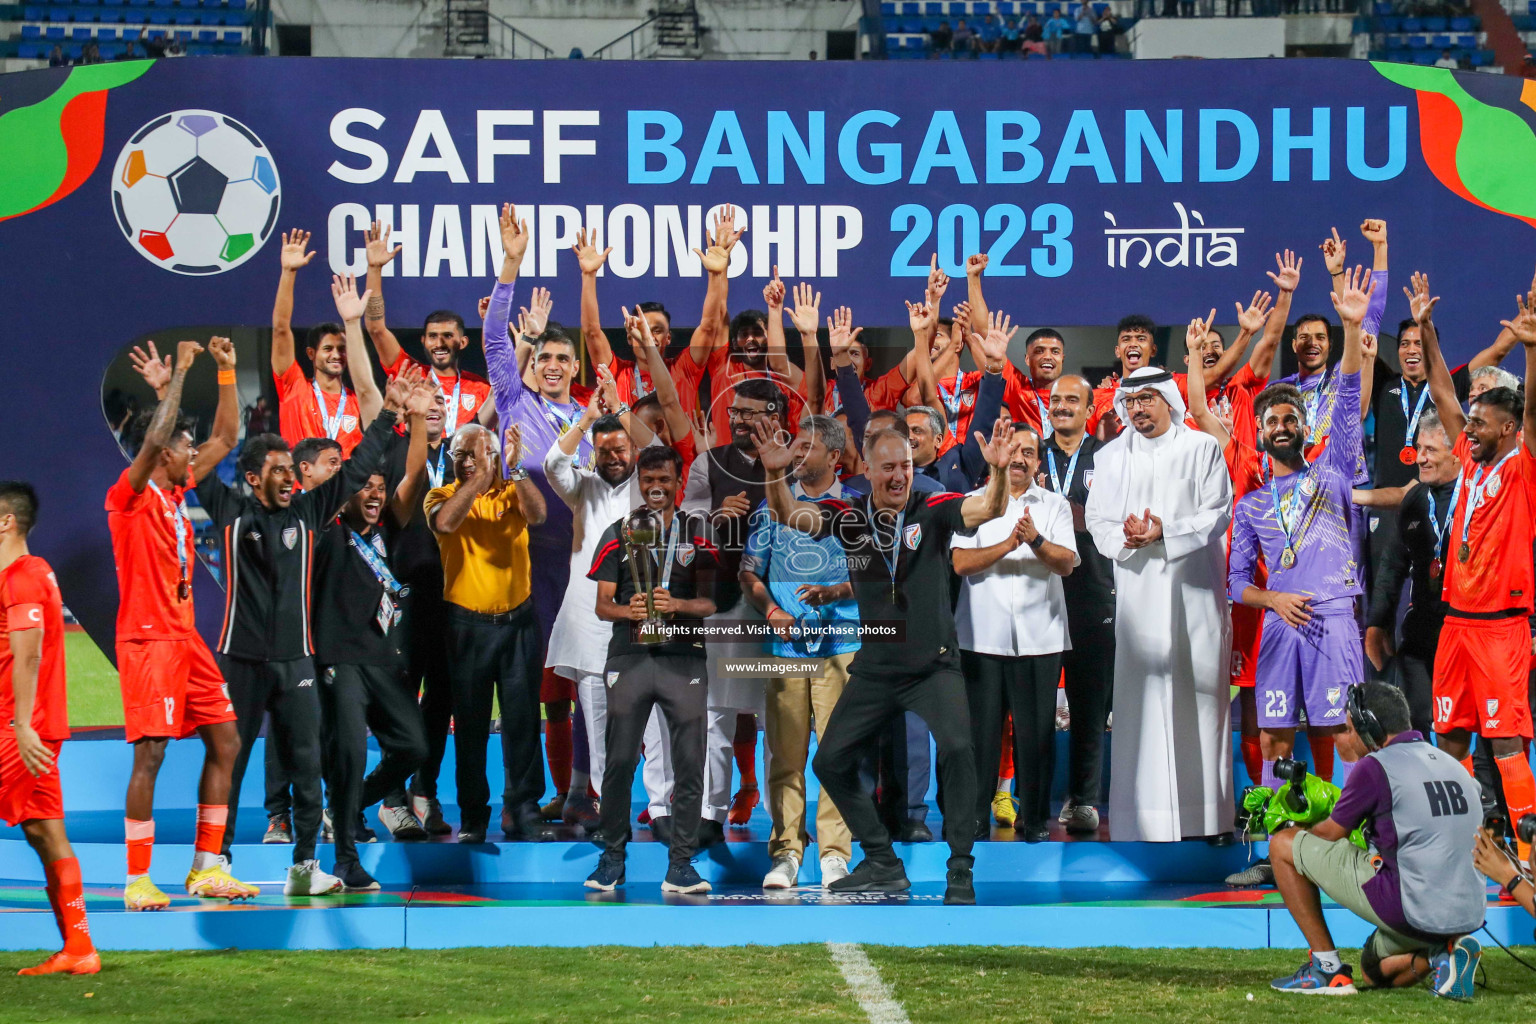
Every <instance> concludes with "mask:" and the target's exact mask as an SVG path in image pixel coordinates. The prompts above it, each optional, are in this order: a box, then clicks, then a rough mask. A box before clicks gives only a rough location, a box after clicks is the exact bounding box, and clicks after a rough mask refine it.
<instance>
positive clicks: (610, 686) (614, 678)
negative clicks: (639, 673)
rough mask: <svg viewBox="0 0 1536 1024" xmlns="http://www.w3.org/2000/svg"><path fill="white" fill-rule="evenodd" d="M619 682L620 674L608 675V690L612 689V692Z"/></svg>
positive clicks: (612, 673)
mask: <svg viewBox="0 0 1536 1024" xmlns="http://www.w3.org/2000/svg"><path fill="white" fill-rule="evenodd" d="M618 681H619V674H618V673H617V672H609V673H608V689H610V690H611V689H613V684H614V683H616V682H618Z"/></svg>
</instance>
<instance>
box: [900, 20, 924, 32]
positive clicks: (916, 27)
mask: <svg viewBox="0 0 1536 1024" xmlns="http://www.w3.org/2000/svg"><path fill="white" fill-rule="evenodd" d="M901 30H902V31H903V32H921V31H922V30H923V19H922V18H913V17H907V18H903V19H901Z"/></svg>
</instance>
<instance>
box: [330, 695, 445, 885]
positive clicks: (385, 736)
mask: <svg viewBox="0 0 1536 1024" xmlns="http://www.w3.org/2000/svg"><path fill="white" fill-rule="evenodd" d="M320 705H321V707H322V708H323V710H324V712H325V716H324V721H323V729H322V735H323V738H324V741H325V749H326V750H327V751H328V753H329V757H328V758H327V761H328V770H329V774H328V776H327V777H328V779H329V780H330V786H331V820H332V821H333V822H334V823H335V832H336V863H337V865H338V866H339V865H342V864H356V863H357V843H356V840H355V838H354V836H353V834H352V833H353V829H352V823H353V821H355V820H356V818H357V815H358V812H359V811H361V810H362V809H363V808H364V807H371V806H373V805H374V804H375V803H378V802H379V801H380V800H381V799H383V798H384V795H385V794H386V793H389V792H391V791H394V790H397V789H398V788H399V787H400V785H401V783H403V782H404V781H405V780H406V779H407V778H408V777H409V776H410V774H411V772H413V771H415V770H416V767H417V765H419V764H421V761H422V758H424V757H426V756H427V737H426V733H425V730H423V729H422V725H421V712H420V711H419V710H418V709H417V707H416V694H415V693H413V692H412V691H411V687H410V684H409V683H408V682H407V681H406V679H405V677H404V676H402V675H401V674H400V673H399V672H396V671H393V670H391V669H387V668H379V667H377V666H374V665H329V666H327V667H326V669H325V671H324V672H323V673H322V674H321V676H320ZM369 730H372V731H373V735H374V738H375V739H377V740H378V741H379V752H380V754H382V755H383V757H382V758H381V759H380V761H379V763H378V765H377V767H375V768H374V769H373V771H371V772H369V773H368V776H367V778H364V777H363V770H364V769H365V768H366V767H367V766H368V732H369Z"/></svg>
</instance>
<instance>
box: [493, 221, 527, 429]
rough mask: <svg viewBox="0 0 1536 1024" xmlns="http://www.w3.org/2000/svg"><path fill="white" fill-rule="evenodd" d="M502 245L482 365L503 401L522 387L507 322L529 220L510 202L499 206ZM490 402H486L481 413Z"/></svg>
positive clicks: (509, 318)
mask: <svg viewBox="0 0 1536 1024" xmlns="http://www.w3.org/2000/svg"><path fill="white" fill-rule="evenodd" d="M500 226H501V247H502V252H503V253H504V255H503V256H502V260H501V271H500V273H499V274H498V275H497V277H496V286H495V287H494V288H492V289H491V299H490V302H489V303H487V305H486V307H485V314H484V319H485V330H484V332H483V333H482V335H481V337H482V339H483V343H484V346H485V368H486V374H487V376H489V377H490V380H491V387H492V388H494V389H495V391H496V394H497V395H498V396H500V398H501V400H502V401H510V400H511V397H512V396H513V395H514V394H516V393H517V389H518V388H520V387H522V386H523V385H522V370H521V368H520V367H519V366H518V361H517V355H518V353H517V349H516V348H515V347H514V346H513V344H512V337H511V334H510V333H509V331H508V325H509V324H510V323H511V320H512V294H513V289H514V287H515V285H516V282H517V273H518V270H519V268H520V267H521V266H522V264H523V256H524V255H525V254H526V253H527V252H528V222H527V221H519V220H518V219H517V210H516V208H515V207H514V206H513V205H512V204H511V203H504V204H503V205H502V207H501V218H500ZM492 404H493V403H490V402H486V403H485V406H484V407H482V409H481V413H482V414H483V413H484V412H485V410H486V409H487V408H490V407H492Z"/></svg>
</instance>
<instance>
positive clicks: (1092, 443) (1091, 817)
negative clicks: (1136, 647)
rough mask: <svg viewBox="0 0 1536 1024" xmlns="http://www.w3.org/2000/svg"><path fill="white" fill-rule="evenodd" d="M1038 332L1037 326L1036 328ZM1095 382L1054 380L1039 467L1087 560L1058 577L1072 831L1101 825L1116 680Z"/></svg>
mask: <svg viewBox="0 0 1536 1024" xmlns="http://www.w3.org/2000/svg"><path fill="white" fill-rule="evenodd" d="M1037 333H1038V332H1037ZM1092 412H1093V388H1092V387H1091V386H1090V385H1089V383H1088V381H1087V380H1085V379H1084V378H1082V377H1079V376H1077V375H1076V374H1069V375H1067V376H1064V377H1058V378H1057V379H1056V381H1055V383H1054V384H1052V386H1051V401H1050V417H1049V418H1050V424H1051V433H1050V436H1049V437H1047V438H1046V439H1045V440H1044V441H1043V442H1042V452H1041V457H1040V475H1041V476H1042V477H1043V478H1044V479H1043V481H1042V482H1043V484H1044V486H1045V488H1046V489H1047V490H1049V491H1053V492H1055V493H1056V494H1059V495H1061V496H1062V497H1064V498H1066V499H1067V502H1068V503H1069V504H1070V505H1071V507H1072V529H1073V532H1074V533H1075V534H1076V540H1077V551H1078V555H1079V557H1080V558H1081V559H1082V561H1081V562H1080V563H1079V565H1078V567H1077V568H1076V569H1074V570H1073V571H1072V574H1071V575H1070V576H1067V577H1066V578H1064V579H1063V580H1062V581H1061V584H1062V589H1063V590H1064V591H1065V595H1066V605H1067V632H1068V634H1069V635H1070V636H1071V637H1072V646H1071V649H1069V650H1066V651H1063V652H1062V655H1061V664H1062V669H1063V671H1064V674H1065V682H1066V691H1067V707H1068V708H1069V709H1070V710H1071V725H1070V727H1069V728H1070V730H1071V732H1070V742H1069V745H1068V750H1069V755H1068V768H1067V799H1066V802H1065V803H1063V804H1062V808H1061V814H1060V816H1059V817H1058V818H1057V820H1058V821H1060V822H1061V823H1062V824H1063V825H1065V826H1066V829H1067V831H1068V832H1096V831H1098V828H1099V812H1098V809H1097V808H1096V807H1095V806H1094V805H1095V804H1097V803H1098V802H1099V790H1100V787H1101V786H1102V779H1103V775H1104V772H1103V747H1104V726H1105V722H1106V720H1107V718H1108V717H1109V694H1110V690H1111V689H1112V688H1113V686H1114V681H1115V575H1114V567H1113V565H1112V563H1111V562H1110V560H1109V559H1107V558H1105V557H1104V556H1103V555H1101V554H1100V553H1099V551H1098V549H1097V548H1095V547H1094V546H1093V537H1092V535H1091V534H1090V533H1089V532H1088V525H1087V523H1086V522H1084V519H1083V507H1084V506H1085V505H1087V504H1088V494H1089V490H1090V488H1092V486H1093V462H1094V455H1095V453H1096V452H1098V450H1099V449H1101V448H1103V447H1104V442H1103V441H1100V440H1099V439H1098V438H1096V437H1094V436H1093V435H1092V434H1090V433H1088V417H1089V415H1090V414H1091V413H1092Z"/></svg>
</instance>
